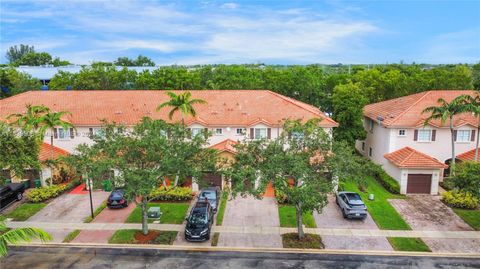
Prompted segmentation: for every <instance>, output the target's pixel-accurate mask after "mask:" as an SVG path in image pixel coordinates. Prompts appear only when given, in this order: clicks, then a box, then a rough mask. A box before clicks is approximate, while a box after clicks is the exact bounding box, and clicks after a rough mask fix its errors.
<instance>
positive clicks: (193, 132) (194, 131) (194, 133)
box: [191, 128, 203, 136]
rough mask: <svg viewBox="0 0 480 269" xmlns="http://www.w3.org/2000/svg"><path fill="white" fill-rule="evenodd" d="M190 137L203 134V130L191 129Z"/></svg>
mask: <svg viewBox="0 0 480 269" xmlns="http://www.w3.org/2000/svg"><path fill="white" fill-rule="evenodd" d="M191 130H192V136H197V135H199V134H201V133H202V132H203V128H192V129H191Z"/></svg>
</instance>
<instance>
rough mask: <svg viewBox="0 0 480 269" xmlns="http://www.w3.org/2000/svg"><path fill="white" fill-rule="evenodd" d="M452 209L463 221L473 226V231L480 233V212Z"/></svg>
mask: <svg viewBox="0 0 480 269" xmlns="http://www.w3.org/2000/svg"><path fill="white" fill-rule="evenodd" d="M452 209H453V211H454V212H455V213H456V214H457V215H458V216H459V217H460V218H461V219H463V221H465V222H466V223H468V225H470V226H472V228H473V229H475V230H477V231H480V210H469V209H458V208H452Z"/></svg>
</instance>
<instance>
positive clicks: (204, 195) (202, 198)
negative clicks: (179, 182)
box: [198, 187, 220, 213]
mask: <svg viewBox="0 0 480 269" xmlns="http://www.w3.org/2000/svg"><path fill="white" fill-rule="evenodd" d="M198 201H199V202H206V201H208V202H209V203H210V205H211V206H212V208H213V212H214V213H217V207H218V203H219V201H220V189H219V188H218V187H208V188H204V189H202V190H201V191H200V194H199V195H198Z"/></svg>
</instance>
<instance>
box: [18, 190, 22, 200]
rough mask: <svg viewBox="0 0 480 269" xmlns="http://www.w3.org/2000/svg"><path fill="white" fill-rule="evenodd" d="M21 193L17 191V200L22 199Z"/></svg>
mask: <svg viewBox="0 0 480 269" xmlns="http://www.w3.org/2000/svg"><path fill="white" fill-rule="evenodd" d="M22 198H23V194H22V193H21V192H19V193H17V201H20V200H22Z"/></svg>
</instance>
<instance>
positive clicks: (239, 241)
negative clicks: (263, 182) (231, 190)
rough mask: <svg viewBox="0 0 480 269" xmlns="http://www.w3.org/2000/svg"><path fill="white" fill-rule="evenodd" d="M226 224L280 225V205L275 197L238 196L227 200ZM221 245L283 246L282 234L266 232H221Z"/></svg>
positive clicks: (219, 243)
mask: <svg viewBox="0 0 480 269" xmlns="http://www.w3.org/2000/svg"><path fill="white" fill-rule="evenodd" d="M223 225H224V226H246V227H255V226H264V227H279V226H280V220H279V217H278V207H277V202H276V200H275V198H270V197H264V198H263V199H262V200H257V199H255V198H253V197H250V196H249V197H246V198H243V197H236V198H235V199H233V200H229V201H228V202H227V207H226V209H225V215H224V218H223ZM218 245H219V246H228V247H278V248H281V247H282V246H283V245H282V238H281V236H280V235H264V234H234V233H232V234H230V233H229V234H225V233H224V234H220V239H219V241H218Z"/></svg>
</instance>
